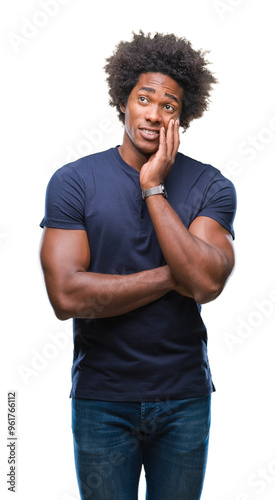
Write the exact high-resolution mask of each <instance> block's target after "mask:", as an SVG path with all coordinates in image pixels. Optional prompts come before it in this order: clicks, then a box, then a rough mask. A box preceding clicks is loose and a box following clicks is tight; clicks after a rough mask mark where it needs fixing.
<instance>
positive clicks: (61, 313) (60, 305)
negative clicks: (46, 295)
mask: <svg viewBox="0 0 275 500" xmlns="http://www.w3.org/2000/svg"><path fill="white" fill-rule="evenodd" d="M50 302H51V305H52V307H53V310H54V313H55V315H56V317H57V319H59V320H60V321H66V320H67V319H71V318H72V317H73V314H72V312H71V311H70V309H69V307H68V303H67V301H65V300H64V299H63V298H62V297H55V298H54V299H52V300H51V299H50Z"/></svg>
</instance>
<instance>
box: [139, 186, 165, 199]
mask: <svg viewBox="0 0 275 500" xmlns="http://www.w3.org/2000/svg"><path fill="white" fill-rule="evenodd" d="M154 194H162V195H163V196H164V198H168V196H167V193H166V190H165V187H164V184H160V185H159V186H154V187H151V188H149V189H145V191H142V193H141V197H142V199H143V200H146V198H148V197H149V196H152V195H154Z"/></svg>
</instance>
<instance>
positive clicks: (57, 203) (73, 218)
mask: <svg viewBox="0 0 275 500" xmlns="http://www.w3.org/2000/svg"><path fill="white" fill-rule="evenodd" d="M84 207H85V192H84V181H83V180H82V179H81V178H80V176H79V175H78V174H77V171H76V168H75V167H70V166H68V165H65V166H64V167H62V168H60V169H59V170H57V171H56V172H55V173H54V174H53V176H52V178H51V179H50V181H49V184H48V186H47V191H46V202H45V215H44V217H43V219H42V221H41V223H40V227H53V228H59V229H85V224H84V220H85V210H84Z"/></svg>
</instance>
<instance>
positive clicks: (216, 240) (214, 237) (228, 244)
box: [189, 216, 235, 279]
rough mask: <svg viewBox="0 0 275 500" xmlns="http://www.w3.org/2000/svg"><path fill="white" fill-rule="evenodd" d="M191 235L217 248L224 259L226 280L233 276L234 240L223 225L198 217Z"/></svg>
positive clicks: (193, 224)
mask: <svg viewBox="0 0 275 500" xmlns="http://www.w3.org/2000/svg"><path fill="white" fill-rule="evenodd" d="M189 231H190V233H191V234H193V235H194V236H196V237H197V238H200V239H201V240H202V241H204V242H205V243H207V244H208V245H210V246H211V247H213V248H215V249H216V250H217V251H218V252H219V253H220V254H221V255H222V256H223V258H224V262H225V268H224V269H225V271H224V273H225V279H227V278H228V276H229V275H230V274H231V272H232V270H233V267H234V263H235V256H234V248H233V238H232V236H231V234H230V233H229V231H227V230H226V229H225V228H224V227H223V226H222V225H221V224H219V223H218V222H217V221H215V220H214V219H211V218H210V217H204V216H198V217H197V218H196V219H194V221H193V222H192V223H191V225H190V227H189Z"/></svg>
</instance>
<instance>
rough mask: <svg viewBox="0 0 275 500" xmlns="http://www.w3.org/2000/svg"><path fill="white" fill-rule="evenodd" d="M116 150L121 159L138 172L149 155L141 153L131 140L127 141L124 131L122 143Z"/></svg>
mask: <svg viewBox="0 0 275 500" xmlns="http://www.w3.org/2000/svg"><path fill="white" fill-rule="evenodd" d="M126 136H127V137H126ZM118 151H119V153H120V155H121V157H122V159H123V160H124V161H125V162H126V163H128V165H131V167H133V168H134V169H136V170H138V171H139V172H140V170H141V168H142V166H143V165H144V163H146V162H147V161H148V160H149V158H150V155H146V154H144V153H142V152H141V151H139V150H138V149H137V148H136V147H135V145H134V144H133V143H132V141H129V137H128V134H127V133H126V132H125V131H124V136H123V142H122V145H121V146H119V148H118Z"/></svg>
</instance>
